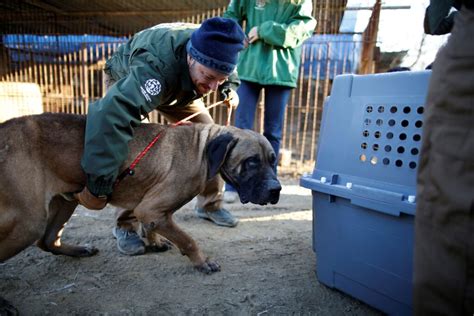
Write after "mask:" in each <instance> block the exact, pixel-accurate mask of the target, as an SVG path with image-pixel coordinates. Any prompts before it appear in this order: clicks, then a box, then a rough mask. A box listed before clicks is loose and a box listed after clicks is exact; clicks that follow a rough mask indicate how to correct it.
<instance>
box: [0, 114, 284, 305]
mask: <svg viewBox="0 0 474 316" xmlns="http://www.w3.org/2000/svg"><path fill="white" fill-rule="evenodd" d="M85 122H86V120H85V116H79V115H71V114H42V115H35V116H25V117H21V118H16V119H12V120H10V121H7V122H5V123H3V124H0V175H1V176H0V262H2V261H4V260H6V259H8V258H10V257H12V256H14V255H15V254H17V253H18V252H20V251H22V250H23V249H25V248H26V247H28V246H29V245H31V244H33V243H34V242H36V244H37V245H38V246H39V247H40V248H42V249H43V250H45V251H49V252H52V253H53V254H63V255H68V256H76V257H86V256H91V255H94V254H95V253H97V249H95V248H90V247H82V246H73V245H67V244H63V243H61V233H62V229H63V227H64V224H65V223H66V222H67V221H68V220H69V218H70V217H71V215H72V213H73V212H74V210H75V208H76V206H77V202H75V201H68V200H66V199H65V198H64V197H63V196H64V195H63V193H67V192H76V191H79V190H81V189H82V188H83V186H84V184H85V180H86V178H85V174H84V173H83V171H82V169H81V166H80V159H81V156H82V151H83V142H84V128H85ZM163 129H166V130H165V132H164V133H163V134H162V137H161V138H160V139H159V140H158V142H157V143H156V144H155V146H153V147H152V149H151V150H150V152H148V154H147V155H146V156H145V157H144V158H143V159H142V160H141V161H140V163H139V164H138V165H137V167H136V168H135V175H134V176H128V177H126V178H125V179H124V180H123V181H122V182H120V183H119V184H118V186H116V188H115V190H114V193H113V195H112V196H111V199H110V204H112V205H114V206H117V207H121V208H126V209H131V210H132V209H133V210H134V214H135V215H136V217H137V218H138V220H139V221H140V222H141V223H142V226H143V228H144V230H145V232H146V236H147V238H148V239H149V242H150V243H152V244H156V245H160V244H161V243H162V241H163V240H162V239H161V237H160V236H163V237H165V238H166V239H168V240H169V241H171V242H172V243H174V244H175V245H176V246H177V247H178V248H179V249H180V250H181V252H182V253H183V254H185V255H187V256H188V257H189V259H190V260H191V262H192V264H193V265H194V266H195V267H196V268H197V269H198V270H200V271H202V272H205V273H211V272H215V271H218V270H219V269H220V267H219V265H218V264H217V263H216V262H214V261H211V260H210V259H208V258H206V256H204V255H203V253H202V252H201V250H200V249H199V247H198V246H197V244H196V242H195V241H194V240H193V239H192V238H191V237H190V236H189V235H187V234H186V233H185V232H183V231H182V230H181V229H180V228H179V227H178V226H176V224H175V223H174V221H173V218H172V215H173V213H174V212H175V211H176V210H178V209H179V208H180V207H181V206H183V205H184V204H186V203H188V202H189V201H191V199H193V198H194V197H195V196H196V195H198V194H199V193H200V192H201V191H202V190H203V189H204V187H205V184H206V181H208V180H209V179H211V178H213V177H215V176H216V175H217V174H218V173H220V174H221V175H222V177H223V178H224V179H225V180H226V181H228V182H229V183H231V184H232V185H233V186H234V187H235V188H236V189H237V191H238V193H239V196H240V200H241V202H242V203H247V202H252V203H256V204H262V205H263V204H267V203H272V204H275V203H277V202H278V199H279V195H280V190H281V186H280V183H279V182H278V180H277V178H276V176H275V172H274V171H273V169H272V165H273V164H274V163H275V161H276V157H275V154H274V152H273V150H272V147H271V146H270V143H269V142H268V141H267V140H266V139H265V138H264V137H263V136H261V135H259V134H257V133H254V132H252V131H248V130H240V129H238V128H235V127H224V126H220V125H212V124H210V125H204V124H195V125H187V126H179V127H174V128H170V127H166V126H162V125H158V124H142V125H141V126H139V127H137V128H136V130H135V137H134V139H133V140H132V141H131V142H130V155H129V159H128V161H126V162H125V164H124V166H123V169H125V168H126V167H127V166H129V164H130V163H131V161H132V160H133V159H134V158H135V157H136V156H137V154H138V153H140V152H141V151H142V150H143V149H144V148H145V147H146V146H147V145H148V144H149V142H150V141H151V140H152V139H153V138H154V136H155V135H157V134H158V133H159V132H160V131H161V130H163ZM0 301H1V299H0Z"/></svg>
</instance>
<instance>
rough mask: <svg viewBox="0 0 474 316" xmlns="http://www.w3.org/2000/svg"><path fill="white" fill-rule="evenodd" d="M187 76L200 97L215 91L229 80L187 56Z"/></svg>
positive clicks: (226, 76)
mask: <svg viewBox="0 0 474 316" xmlns="http://www.w3.org/2000/svg"><path fill="white" fill-rule="evenodd" d="M188 65H189V75H190V76H191V81H192V82H193V84H194V87H195V88H196V91H197V93H199V94H201V95H205V94H208V93H209V92H211V91H216V90H217V87H219V86H220V85H221V84H223V83H224V81H226V80H227V78H229V76H228V75H224V74H222V73H220V72H218V71H215V70H214V69H211V68H208V67H206V66H204V65H202V64H200V63H198V62H197V61H196V60H194V59H193V58H191V57H189V56H188Z"/></svg>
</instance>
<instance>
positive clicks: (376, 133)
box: [374, 131, 382, 138]
mask: <svg viewBox="0 0 474 316" xmlns="http://www.w3.org/2000/svg"><path fill="white" fill-rule="evenodd" d="M381 135H382V133H380V132H379V131H376V132H375V133H374V136H375V138H380V136H381Z"/></svg>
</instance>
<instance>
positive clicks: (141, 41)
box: [74, 17, 245, 255]
mask: <svg viewBox="0 0 474 316" xmlns="http://www.w3.org/2000/svg"><path fill="white" fill-rule="evenodd" d="M244 40H245V34H244V33H243V31H242V28H241V27H240V26H239V25H238V24H237V23H236V22H235V21H233V20H232V19H225V18H220V17H216V18H211V19H208V20H206V21H204V22H203V23H202V25H201V26H199V25H195V24H186V23H168V24H159V25H157V26H154V27H151V28H148V29H146V30H143V31H141V32H138V33H137V34H135V35H134V36H133V37H132V38H131V39H130V40H129V41H128V42H127V43H125V44H123V45H122V46H121V47H119V48H118V50H117V51H116V52H115V53H114V55H113V56H112V57H111V58H110V59H109V60H108V61H107V62H106V66H105V69H104V75H105V78H104V82H105V83H106V87H107V92H106V95H105V96H104V97H103V98H102V99H100V100H99V101H97V102H95V103H92V104H91V105H90V106H89V109H88V115H87V123H86V132H85V144H84V145H85V147H84V154H83V157H82V161H81V165H82V168H83V170H84V171H85V173H86V175H87V183H86V187H85V188H84V189H83V190H82V191H81V192H79V193H76V194H74V196H75V198H76V199H77V200H78V202H79V203H80V204H82V205H84V206H85V207H87V208H89V209H102V208H104V207H105V205H106V204H107V200H108V197H109V196H110V195H111V194H112V191H113V184H114V182H115V180H116V179H117V176H118V174H119V172H120V171H121V170H119V168H120V167H121V165H122V164H123V162H124V161H125V159H126V157H127V155H128V142H129V141H130V140H131V139H132V137H133V130H134V128H135V127H136V126H138V125H139V124H140V123H141V121H142V120H143V119H144V118H145V117H147V115H148V113H149V112H151V111H153V110H158V111H159V112H160V113H161V114H163V115H164V116H165V117H166V118H167V119H168V120H169V121H171V122H176V121H178V120H180V119H182V118H185V117H186V116H188V115H190V114H193V113H196V112H198V111H200V110H203V109H205V107H204V103H203V100H202V97H203V96H205V95H206V94H208V93H210V92H212V91H216V90H219V91H220V92H221V93H222V94H223V95H224V96H225V97H227V98H230V99H231V102H232V103H233V104H232V105H233V106H237V104H238V95H237V93H236V92H235V89H237V87H238V85H239V83H240V81H239V79H238V77H237V75H236V72H235V68H236V64H237V61H238V55H239V52H240V51H241V50H242V49H243V48H244ZM192 121H193V122H200V123H213V120H212V118H211V116H210V114H209V112H207V111H205V112H203V113H201V114H200V115H198V116H196V117H195V118H194V119H193V120H192ZM221 188H222V179H221V178H220V177H219V176H217V177H215V179H212V180H211V181H209V184H208V186H207V188H206V189H205V190H204V192H203V193H202V194H201V195H200V196H198V202H197V206H196V207H197V208H196V211H197V214H198V216H200V217H202V218H206V219H210V220H212V221H213V222H214V223H216V224H218V225H221V226H230V227H233V226H235V225H237V222H238V221H237V219H236V218H235V217H234V216H232V215H231V214H230V213H229V212H228V211H227V210H226V209H224V208H222V205H221V204H222V194H221V193H220V189H221ZM135 224H136V218H135V217H134V215H133V212H132V211H131V210H125V211H121V212H119V213H118V214H117V226H116V227H115V228H114V231H113V232H114V236H115V237H116V238H117V245H118V249H119V250H120V252H122V253H124V254H127V255H137V254H142V253H144V252H145V244H144V243H143V241H142V240H141V238H140V237H139V236H138V234H137V233H136V231H135V227H137V225H135Z"/></svg>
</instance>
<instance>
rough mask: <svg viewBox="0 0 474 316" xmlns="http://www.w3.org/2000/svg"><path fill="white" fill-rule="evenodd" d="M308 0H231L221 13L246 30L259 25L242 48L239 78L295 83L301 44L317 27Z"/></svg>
mask: <svg viewBox="0 0 474 316" xmlns="http://www.w3.org/2000/svg"><path fill="white" fill-rule="evenodd" d="M312 6H313V2H312V1H311V0H232V1H231V2H230V4H229V6H228V8H227V10H226V12H225V13H224V15H223V16H224V17H226V18H232V19H234V20H236V21H237V22H238V23H239V24H241V25H242V22H243V21H246V23H247V24H246V27H245V33H246V34H248V33H249V31H250V30H251V29H252V28H253V27H254V26H257V27H258V36H259V40H258V41H256V42H254V43H253V44H249V47H247V49H245V50H244V51H242V52H241V54H240V58H239V64H238V67H237V69H238V73H239V78H240V79H241V80H246V81H250V82H255V83H259V84H262V85H281V86H288V87H293V88H294V87H296V83H297V79H298V71H299V66H300V61H301V60H300V58H301V45H302V44H303V42H304V41H305V40H306V39H308V38H309V37H310V36H311V35H312V34H313V30H314V28H315V27H316V20H315V19H314V18H313V17H312V16H311V12H312Z"/></svg>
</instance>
